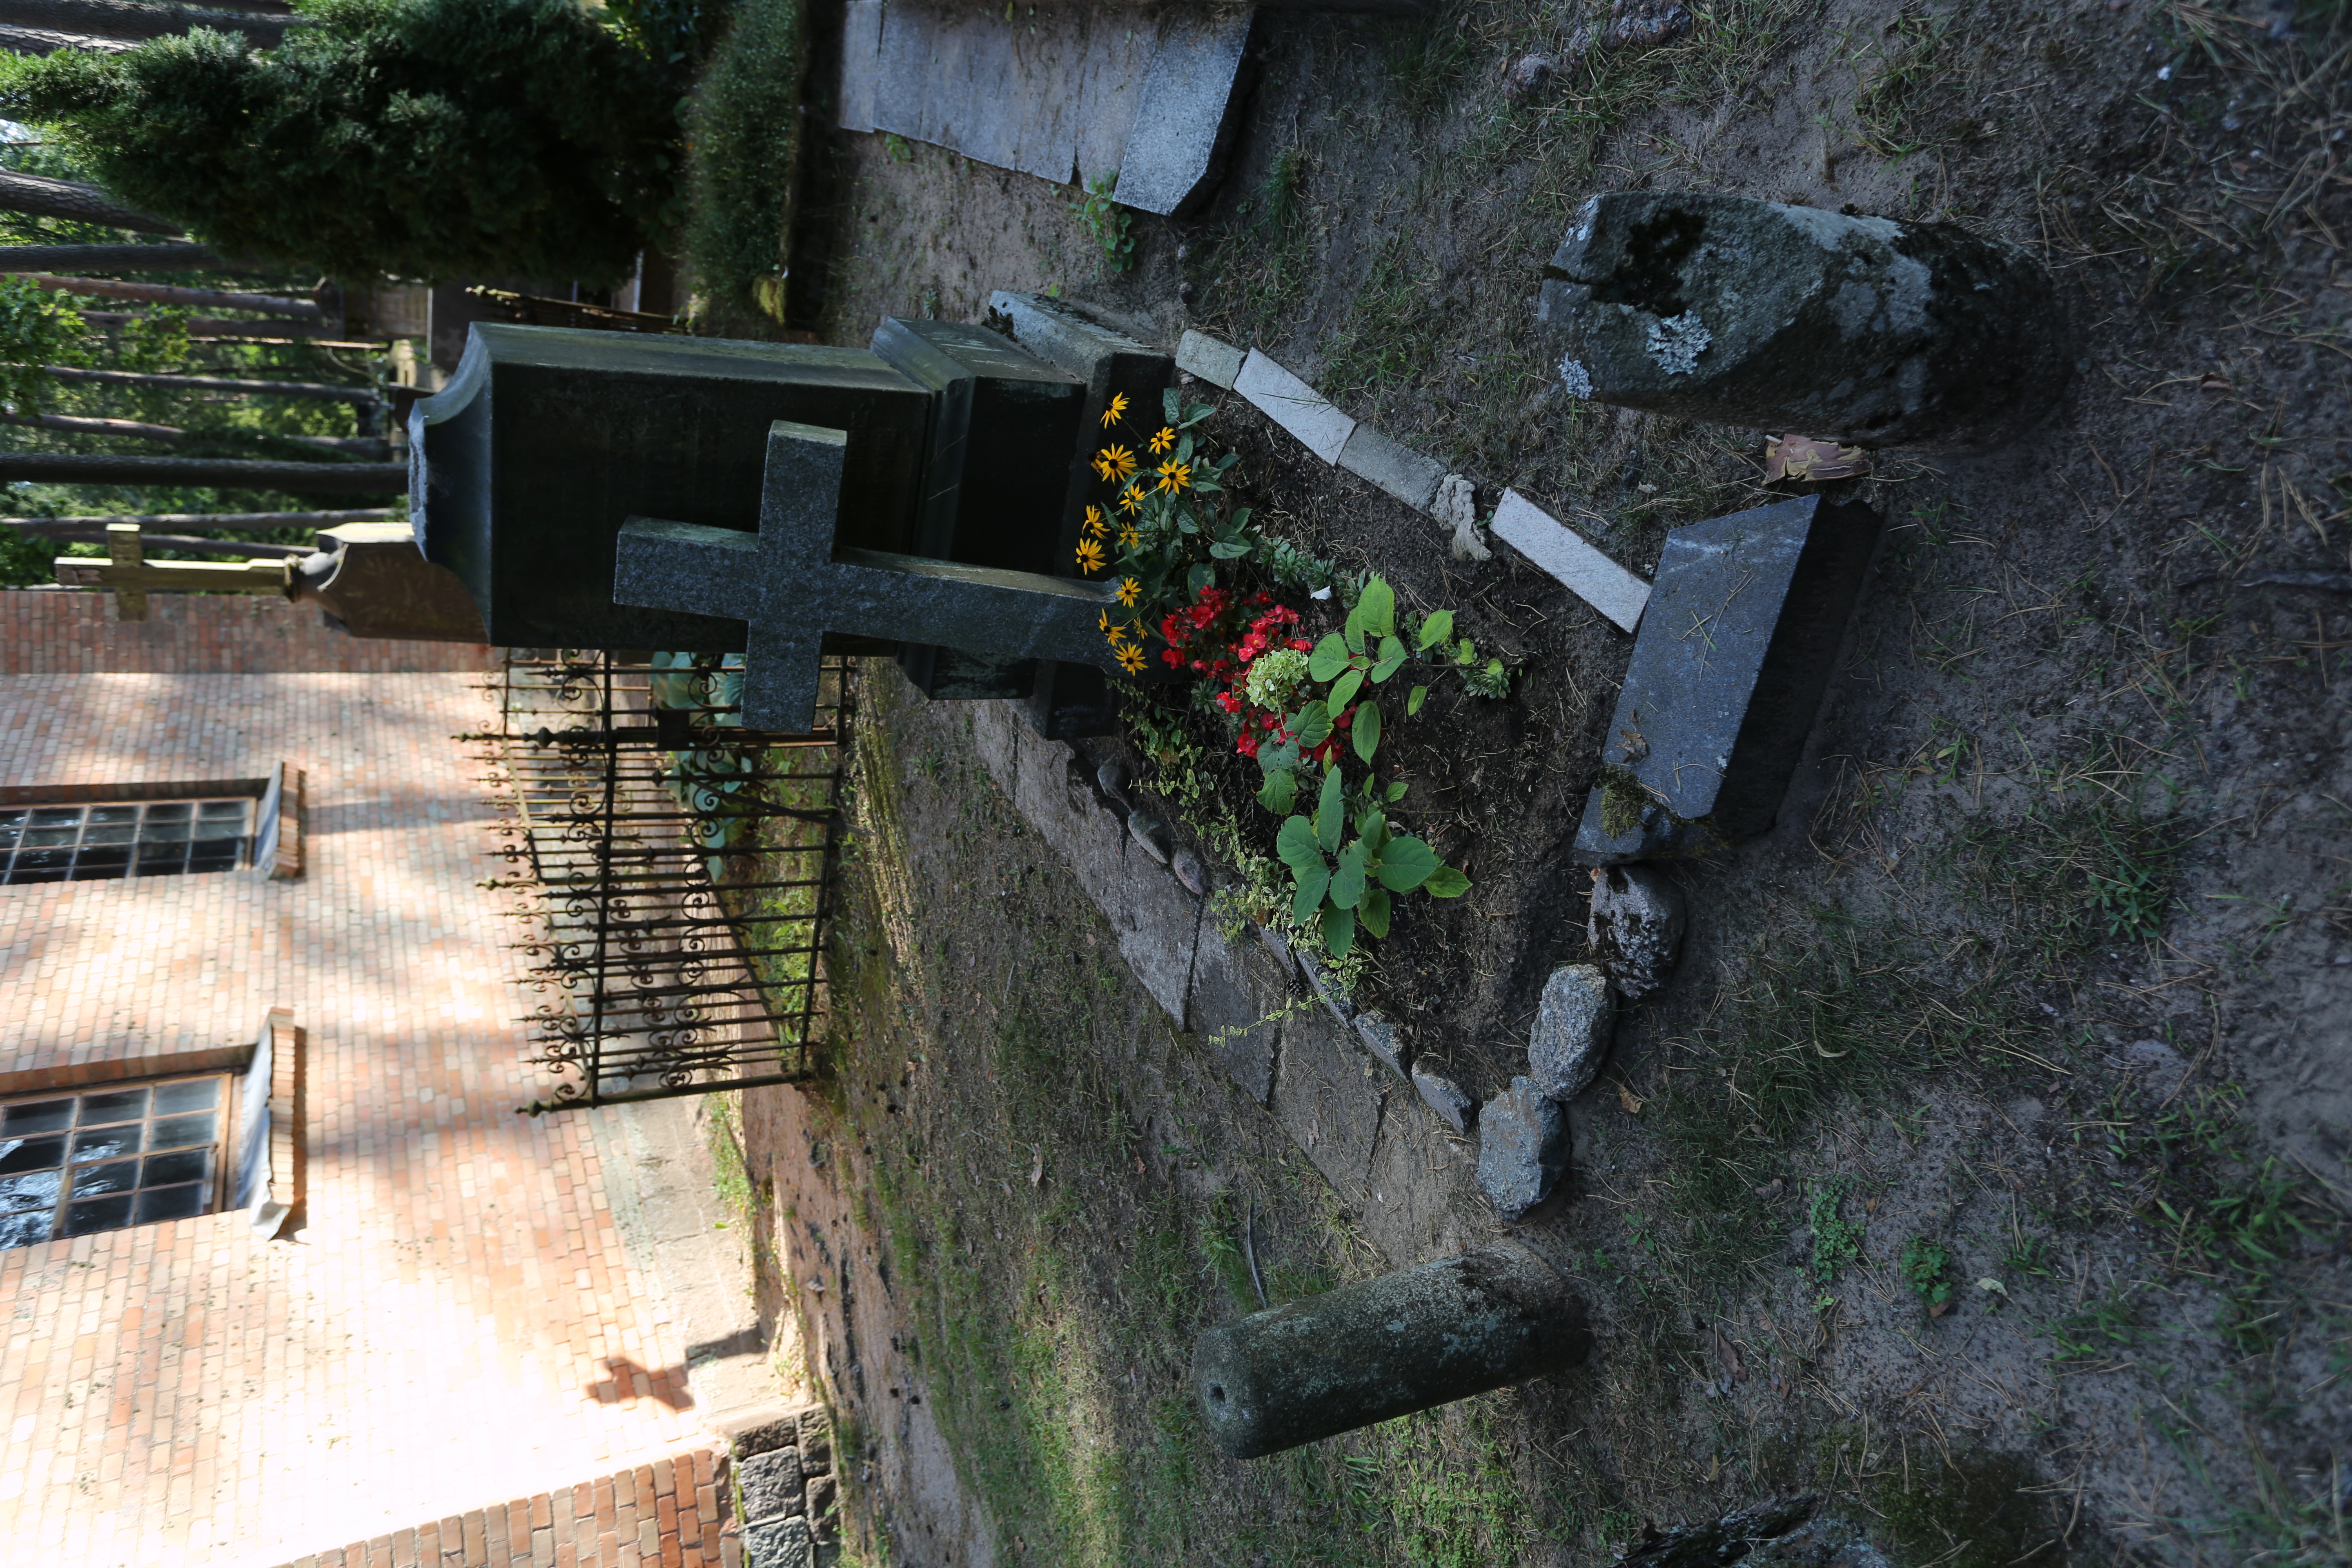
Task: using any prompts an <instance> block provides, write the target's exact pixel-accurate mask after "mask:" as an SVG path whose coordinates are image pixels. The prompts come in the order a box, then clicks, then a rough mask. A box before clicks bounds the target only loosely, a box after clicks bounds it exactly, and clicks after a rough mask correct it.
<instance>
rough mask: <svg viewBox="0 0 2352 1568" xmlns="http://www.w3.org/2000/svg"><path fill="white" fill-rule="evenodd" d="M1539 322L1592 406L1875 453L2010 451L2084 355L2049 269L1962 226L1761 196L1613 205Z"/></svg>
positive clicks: (1561, 367) (1552, 272) (1599, 211)
mask: <svg viewBox="0 0 2352 1568" xmlns="http://www.w3.org/2000/svg"><path fill="white" fill-rule="evenodd" d="M1544 276H1545V278H1546V279H1548V281H1547V282H1546V283H1545V284H1544V286H1543V291H1542V295H1541V298H1540V302H1539V305H1538V317H1539V319H1540V321H1542V323H1543V325H1544V328H1545V329H1546V331H1547V333H1548V336H1549V347H1550V353H1551V354H1552V356H1553V358H1554V359H1555V361H1556V363H1557V368H1558V374H1559V377H1560V379H1561V380H1562V382H1563V383H1565V384H1567V386H1568V387H1569V388H1570V391H1571V392H1572V393H1574V394H1575V395H1578V396H1581V397H1591V398H1594V399H1597V400H1598V401H1600V402H1602V403H1612V404H1616V405H1620V406H1622V407H1627V408H1640V409H1646V410H1648V411H1650V412H1652V413H1658V414H1679V415H1683V416H1687V417H1691V418H1697V419H1712V420H1718V421H1721V422H1723V423H1725V424H1729V425H1738V426H1747V427H1748V428H1751V429H1764V430H1768V431H1773V432H1780V431H1797V432H1801V433H1802V434H1804V435H1807V436H1811V437H1837V438H1839V439H1841V440H1845V441H1851V442H1853V443H1855V444H1857V445H1860V446H1864V447H1927V448H1929V449H1947V450H1967V449H1971V448H1980V447H1990V446H1995V445H1998V444H2000V442H2002V441H2004V440H2008V439H2010V438H2011V437H2014V436H2015V435H2016V434H2017V433H2018V432H2019V431H2021V429H2023V428H2025V427H2027V426H2031V425H2032V424H2033V423H2034V422H2035V421H2037V420H2038V419H2040V418H2041V417H2042V416H2044V415H2045V414H2046V413H2047V412H2048V410H2049V409H2050V408H2051V407H2052V406H2053V405H2054V404H2055V403H2056V401H2057V399H2058V396H2059V395H2060V394H2061V393H2062V392H2063V390H2064V388H2065V385H2066V381H2067V377H2068V374H2069V371H2070V369H2071V367H2072V365H2073V363H2074V349H2073V348H2072V346H2071V342H2070V335H2069V333H2068V331H2067V330H2066V327H2065V323H2064V318H2063V312H2062V311H2061V310H2059V301H2058V297H2057V291H2056V289H2055V287H2054V286H2053V283H2052V282H2051V279H2050V276H2049V274H2048V273H2047V272H2046V271H2045V270H2043V268H2042V265H2041V263H2039V262H2038V261H2036V260H2035V259H2034V258H2032V256H2031V255H2030V254H2029V253H2027V252H2026V251H2024V250H2023V249H2021V248H2020V247H2016V246H2013V245H2010V244H2008V243H2007V242H2005V241H2001V240H1996V239H1988V238H1985V237H1980V236H1978V235H1973V234H1970V233H1969V232H1968V231H1967V230H1965V229H1961V228H1959V227H1957V226H1953V225H1950V224H1929V223H1909V222H1903V223H1898V222H1896V221H1895V220H1894V219H1891V218H1883V217H1865V216H1854V215H1850V214H1846V213H1835V212H1827V211H1824V210H1822V208H1819V207H1801V206H1785V205H1781V204H1780V203H1778V202H1765V201H1757V200H1754V199H1752V198H1749V197H1746V196H1725V195H1703V194H1700V193H1696V192H1665V191H1629V192H1618V193H1615V194H1612V195H1604V196H1596V197H1594V198H1593V199H1592V200H1591V201H1589V202H1587V203H1586V204H1585V205H1584V207H1583V209H1582V210H1581V211H1580V212H1579V213H1578V214H1577V216H1576V220H1575V222H1574V224H1573V225H1572V226H1570V229H1569V231H1568V237H1567V238H1566V239H1565V240H1564V241H1562V243H1561V245H1560V247H1559V251H1558V252H1557V253H1556V254H1555V255H1554V256H1553V258H1552V259H1551V263H1550V265H1549V267H1547V268H1545V269H1544Z"/></svg>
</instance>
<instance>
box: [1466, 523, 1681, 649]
mask: <svg viewBox="0 0 2352 1568" xmlns="http://www.w3.org/2000/svg"><path fill="white" fill-rule="evenodd" d="M1493 531H1494V534H1495V537H1496V538H1497V539H1499V540H1501V541H1502V542H1504V543H1506V544H1507V545H1509V546H1510V547H1511V548H1512V549H1514V550H1517V552H1519V553H1520V554H1522V555H1524V556H1526V557H1527V558H1528V560H1530V561H1532V562H1534V563H1536V564H1537V565H1538V566H1540V567H1542V568H1543V569H1544V570H1545V571H1546V572H1547V573H1549V574H1551V575H1552V576H1553V577H1556V578H1558V579H1559V581H1560V582H1561V583H1562V584H1565V585H1566V586H1567V587H1568V589H1569V591H1570V592H1571V593H1573V594H1575V595H1577V596H1578V597H1579V598H1580V599H1582V600H1583V601H1584V602H1585V603H1586V604H1588V605H1591V606H1592V607H1593V608H1594V609H1596V610H1598V611H1600V612H1601V614H1602V615H1604V616H1608V617H1609V618H1610V619H1611V620H1612V621H1614V622H1615V623H1616V624H1617V626H1619V627H1620V628H1621V629H1622V630H1624V631H1628V632H1630V631H1632V630H1633V628H1634V627H1635V626H1640V625H1641V624H1642V610H1643V605H1647V604H1648V603H1649V599H1650V585H1649V584H1647V583H1644V582H1643V581H1642V579H1641V578H1639V577H1637V576H1635V575H1634V574H1633V573H1631V572H1628V571H1626V570H1625V568H1623V567H1622V566H1620V565H1618V564H1617V563H1616V562H1614V561H1612V560H1611V559H1610V558H1609V557H1608V556H1606V555H1604V554H1602V553H1601V552H1600V551H1598V550H1596V549H1594V548H1593V547H1592V546H1591V544H1588V543H1586V542H1585V540H1584V536H1583V535H1581V534H1580V533H1578V532H1577V531H1575V530H1573V529H1571V528H1570V527H1569V526H1568V525H1567V524H1566V523H1563V522H1561V521H1559V519H1558V518H1556V517H1554V516H1552V515H1551V513H1549V512H1548V511H1546V510H1543V508H1541V507H1539V506H1538V505H1536V503H1535V502H1533V501H1531V500H1528V498H1527V497H1525V496H1523V495H1521V494H1520V493H1519V492H1518V491H1517V490H1505V491H1504V492H1503V499H1502V500H1501V501H1500V502H1499V503H1498V504H1497V505H1496V508H1495V525H1494V530H1493Z"/></svg>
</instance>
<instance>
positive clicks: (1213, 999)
mask: <svg viewBox="0 0 2352 1568" xmlns="http://www.w3.org/2000/svg"><path fill="white" fill-rule="evenodd" d="M1289 998H1290V987H1289V986H1288V985H1287V984H1286V983H1285V979H1284V975H1283V973H1282V969H1281V966H1280V965H1279V964H1278V963H1276V960H1275V958H1274V956H1273V954H1271V953H1269V952H1266V951H1265V949H1264V948H1263V947H1260V946H1259V945H1258V944H1257V943H1255V942H1250V943H1249V945H1247V946H1246V947H1232V946H1228V945H1227V944H1226V942H1225V941H1224V939H1223V937H1221V936H1219V935H1218V934H1217V932H1216V930H1215V928H1214V927H1213V926H1211V927H1209V928H1207V929H1205V930H1203V931H1202V933H1201V940H1200V942H1199V944H1198V946H1197V947H1196V948H1195V949H1194V951H1193V956H1192V1001H1191V1013H1192V1028H1193V1030H1194V1031H1195V1032H1196V1033H1198V1034H1200V1035H1201V1036H1202V1037H1204V1038H1205V1039H1206V1040H1207V1041H1208V1044H1209V1049H1210V1051H1211V1053H1212V1054H1213V1055H1214V1056H1215V1057H1216V1058H1217V1063H1218V1065H1219V1066H1221V1067H1223V1068H1224V1069H1225V1076H1226V1077H1228V1078H1230V1079H1233V1080H1234V1082H1235V1083H1237V1084H1239V1085H1240V1086H1241V1089H1242V1092H1243V1093H1244V1094H1246V1095H1248V1096H1249V1097H1250V1098H1251V1099H1252V1100H1256V1101H1257V1102H1258V1103H1259V1104H1260V1105H1265V1104H1266V1103H1267V1102H1268V1101H1270V1100H1272V1099H1273V1098H1274V1064H1275V1061H1276V1056H1277V1052H1278V1048H1279V1046H1280V1043H1281V1034H1282V1026H1281V1025H1280V1024H1278V1023H1274V1022H1269V1021H1268V1020H1270V1019H1272V1018H1273V1017H1274V1016H1275V1015H1276V1013H1277V1012H1279V1011H1280V1010H1281V1007H1282V1005H1283V1004H1284V1003H1285V1002H1286V1001H1288V1000H1289Z"/></svg>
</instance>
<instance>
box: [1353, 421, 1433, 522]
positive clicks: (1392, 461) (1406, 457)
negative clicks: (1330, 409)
mask: <svg viewBox="0 0 2352 1568" xmlns="http://www.w3.org/2000/svg"><path fill="white" fill-rule="evenodd" d="M1339 466H1340V467H1341V468H1345V469H1347V470H1348V471H1349V473H1351V474H1353V475H1355V476H1356V477H1357V478H1358V479H1362V480H1364V481H1366V482H1367V483H1369V484H1373V485H1377V486H1379V487H1380V488H1381V489H1384V490H1386V491H1387V492H1388V493H1389V494H1391V495H1392V496H1394V497H1395V498H1396V499H1397V500H1401V501H1402V502H1404V504H1405V505H1407V506H1409V507H1411V508H1412V509H1413V510H1415V511H1428V510H1430V509H1431V508H1432V506H1433V505H1434V504H1435V502H1436V500H1437V487H1438V485H1439V484H1440V483H1441V482H1443V481H1444V478H1445V465H1444V464H1443V463H1441V462H1439V461H1438V460H1437V459H1436V458H1425V457H1423V456H1422V455H1421V454H1420V453H1419V452H1416V451H1414V450H1413V449H1412V447H1406V446H1402V445H1400V444H1399V443H1397V442H1394V441H1391V440H1390V439H1389V438H1388V437H1386V436H1383V435H1381V433H1380V432H1379V431H1377V430H1375V429H1373V428H1372V427H1371V426H1369V425H1359V426H1356V427H1355V429H1354V430H1353V431H1351V432H1349V436H1348V440H1347V444H1346V445H1345V446H1343V447H1340V448H1339Z"/></svg>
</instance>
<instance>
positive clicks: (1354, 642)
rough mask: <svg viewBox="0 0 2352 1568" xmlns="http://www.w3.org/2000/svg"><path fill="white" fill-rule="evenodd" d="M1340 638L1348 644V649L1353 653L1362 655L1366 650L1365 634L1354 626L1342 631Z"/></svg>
mask: <svg viewBox="0 0 2352 1568" xmlns="http://www.w3.org/2000/svg"><path fill="white" fill-rule="evenodd" d="M1339 639H1340V640H1341V641H1342V642H1344V643H1346V644H1347V645H1348V651H1349V653H1351V654H1359V655H1360V654H1361V653H1362V652H1363V651H1364V634H1363V633H1362V632H1360V631H1359V630H1357V629H1356V628H1355V627H1354V626H1349V627H1347V628H1346V629H1345V630H1343V631H1342V632H1340V634H1339Z"/></svg>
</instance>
